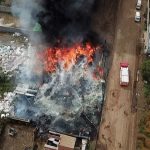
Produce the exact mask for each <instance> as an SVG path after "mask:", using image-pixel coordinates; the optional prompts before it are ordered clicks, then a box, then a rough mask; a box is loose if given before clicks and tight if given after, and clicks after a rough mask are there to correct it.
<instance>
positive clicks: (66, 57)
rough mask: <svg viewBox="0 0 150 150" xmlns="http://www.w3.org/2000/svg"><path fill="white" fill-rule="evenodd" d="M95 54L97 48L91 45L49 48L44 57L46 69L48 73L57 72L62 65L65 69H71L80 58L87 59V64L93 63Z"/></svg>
mask: <svg viewBox="0 0 150 150" xmlns="http://www.w3.org/2000/svg"><path fill="white" fill-rule="evenodd" d="M94 53H95V48H94V47H92V46H91V45H90V44H89V43H87V44H86V45H85V46H81V45H75V46H73V47H69V48H56V47H55V48H47V49H46V50H45V51H44V54H43V56H42V57H43V61H44V68H45V71H46V72H55V71H56V68H57V65H58V64H59V63H60V64H62V66H63V68H64V69H69V68H70V67H71V66H72V65H74V64H75V63H76V62H77V60H78V58H79V57H80V56H84V57H86V59H87V63H91V62H93V55H94Z"/></svg>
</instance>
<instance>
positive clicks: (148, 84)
mask: <svg viewBox="0 0 150 150" xmlns="http://www.w3.org/2000/svg"><path fill="white" fill-rule="evenodd" d="M141 69H142V77H143V79H144V81H145V85H144V94H145V97H150V59H146V60H145V61H144V62H143V64H142V68H141Z"/></svg>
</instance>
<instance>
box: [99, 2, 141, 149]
mask: <svg viewBox="0 0 150 150" xmlns="http://www.w3.org/2000/svg"><path fill="white" fill-rule="evenodd" d="M135 3H136V1H135V0H120V3H119V10H118V17H117V19H118V20H117V27H116V36H115V41H114V52H113V61H112V67H111V69H110V73H109V77H108V86H107V93H106V101H105V106H104V111H103V119H102V124H101V127H100V132H99V139H98V146H97V150H98V149H99V150H136V148H135V145H136V144H135V141H136V137H135V126H136V113H131V104H132V91H133V83H134V76H135V71H136V67H135V66H136V45H137V40H138V38H139V30H140V24H138V23H135V22H134V15H135ZM123 61H125V62H128V63H129V69H130V85H129V86H128V87H126V88H125V87H124V88H123V87H120V85H119V65H120V62H123Z"/></svg>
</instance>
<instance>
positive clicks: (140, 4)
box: [136, 0, 142, 10]
mask: <svg viewBox="0 0 150 150" xmlns="http://www.w3.org/2000/svg"><path fill="white" fill-rule="evenodd" d="M141 6H142V0H137V3H136V9H137V10H140V9H141Z"/></svg>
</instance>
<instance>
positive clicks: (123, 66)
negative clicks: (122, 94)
mask: <svg viewBox="0 0 150 150" xmlns="http://www.w3.org/2000/svg"><path fill="white" fill-rule="evenodd" d="M120 85H121V86H128V85H129V68H128V63H120Z"/></svg>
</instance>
